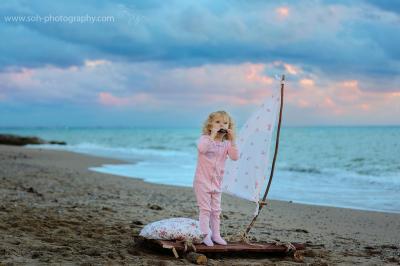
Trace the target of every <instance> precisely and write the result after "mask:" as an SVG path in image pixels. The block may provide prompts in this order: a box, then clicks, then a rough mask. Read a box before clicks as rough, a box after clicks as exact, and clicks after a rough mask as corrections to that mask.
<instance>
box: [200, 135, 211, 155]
mask: <svg viewBox="0 0 400 266" xmlns="http://www.w3.org/2000/svg"><path fill="white" fill-rule="evenodd" d="M211 145H212V140H211V137H210V136H208V135H202V136H201V137H200V139H199V141H198V142H197V149H198V150H199V152H200V153H206V152H207V151H208V150H209V149H210V148H211Z"/></svg>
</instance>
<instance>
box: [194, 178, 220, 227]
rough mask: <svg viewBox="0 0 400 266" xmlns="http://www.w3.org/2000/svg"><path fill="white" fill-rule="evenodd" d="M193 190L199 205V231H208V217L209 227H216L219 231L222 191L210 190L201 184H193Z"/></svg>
mask: <svg viewBox="0 0 400 266" xmlns="http://www.w3.org/2000/svg"><path fill="white" fill-rule="evenodd" d="M194 192H195V194H196V200H197V205H198V207H199V223H200V230H201V232H202V233H203V234H209V233H210V218H211V228H213V227H214V228H215V227H216V229H218V231H219V224H220V215H221V194H222V193H221V192H219V191H217V190H214V191H210V190H208V189H207V187H206V186H204V185H203V184H195V185H194ZM213 223H214V225H213ZM218 233H219V232H218Z"/></svg>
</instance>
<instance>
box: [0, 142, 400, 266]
mask: <svg viewBox="0 0 400 266" xmlns="http://www.w3.org/2000/svg"><path fill="white" fill-rule="evenodd" d="M105 163H107V164H112V163H122V162H120V161H117V160H112V159H105V158H100V157H93V156H86V155H81V154H76V153H69V152H61V151H50V150H42V149H28V148H22V147H11V146H0V195H1V202H0V232H1V234H0V237H1V241H0V264H1V265H20V264H30V265H32V264H36V265H43V264H57V263H59V264H62V265H65V264H73V265H107V264H108V265H114V264H129V265H187V264H190V262H189V261H188V260H186V259H185V258H179V259H175V258H174V257H173V256H172V254H168V253H167V254H161V253H158V252H155V251H151V250H147V249H145V248H143V247H142V246H140V245H138V244H137V243H135V236H137V235H138V234H139V232H140V229H141V228H142V227H143V225H145V224H147V223H149V222H152V221H156V220H159V219H164V218H170V217H189V218H194V219H197V207H196V203H195V198H194V195H193V192H192V189H191V188H182V187H175V186H167V185H158V184H150V183H146V182H143V181H142V180H140V179H133V178H125V177H119V176H113V175H107V174H101V173H96V172H92V171H89V170H88V167H92V166H100V165H101V164H105ZM272 189H273V185H272ZM338 197H340V195H338ZM253 210H254V205H253V204H250V203H248V202H245V201H243V200H240V199H237V198H233V197H230V196H227V195H224V197H223V228H222V230H223V233H224V235H225V236H227V237H229V236H233V235H235V234H236V233H237V232H238V231H239V230H241V229H243V228H244V227H245V226H246V225H247V223H248V222H249V221H250V219H251V214H252V212H253ZM251 235H252V236H253V240H254V241H255V240H260V241H272V240H276V241H278V240H279V241H293V242H302V243H306V244H307V250H306V251H305V252H304V254H303V255H304V260H303V261H302V262H301V261H295V259H294V258H292V257H290V256H287V257H271V256H264V257H252V256H248V255H246V254H244V255H243V256H240V257H234V256H229V257H226V258H224V257H209V265H352V264H360V265H399V264H400V259H399V253H400V214H394V213H384V212H373V211H359V210H351V209H344V208H333V207H321V206H312V205H304V204H297V203H291V202H283V201H270V205H269V206H267V207H265V208H264V209H263V211H262V213H261V215H260V216H259V218H258V221H257V223H256V225H255V227H254V228H253V229H252V231H251Z"/></svg>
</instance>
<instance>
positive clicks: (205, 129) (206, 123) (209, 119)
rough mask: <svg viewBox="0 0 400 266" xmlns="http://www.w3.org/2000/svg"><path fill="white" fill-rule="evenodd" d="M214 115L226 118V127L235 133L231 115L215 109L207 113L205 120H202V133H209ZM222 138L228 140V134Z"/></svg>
mask: <svg viewBox="0 0 400 266" xmlns="http://www.w3.org/2000/svg"><path fill="white" fill-rule="evenodd" d="M216 117H223V118H224V119H226V120H228V121H227V122H228V124H229V126H228V129H231V130H232V131H233V133H234V134H235V121H233V119H232V117H231V116H230V115H229V114H228V113H227V112H226V111H216V112H212V113H211V114H209V115H208V117H207V119H206V121H204V124H203V129H202V133H203V134H204V135H210V134H211V127H212V122H213V120H214V119H215V118H216ZM223 140H229V137H228V134H225V135H224V137H223Z"/></svg>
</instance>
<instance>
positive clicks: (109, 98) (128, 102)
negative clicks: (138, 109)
mask: <svg viewBox="0 0 400 266" xmlns="http://www.w3.org/2000/svg"><path fill="white" fill-rule="evenodd" d="M98 102H99V103H100V104H102V105H107V106H116V107H122V106H140V105H154V104H155V103H156V101H155V99H154V98H153V97H152V96H151V95H149V94H146V93H136V94H134V95H131V96H128V97H118V96H114V95H113V94H111V93H109V92H100V93H99V94H98Z"/></svg>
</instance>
